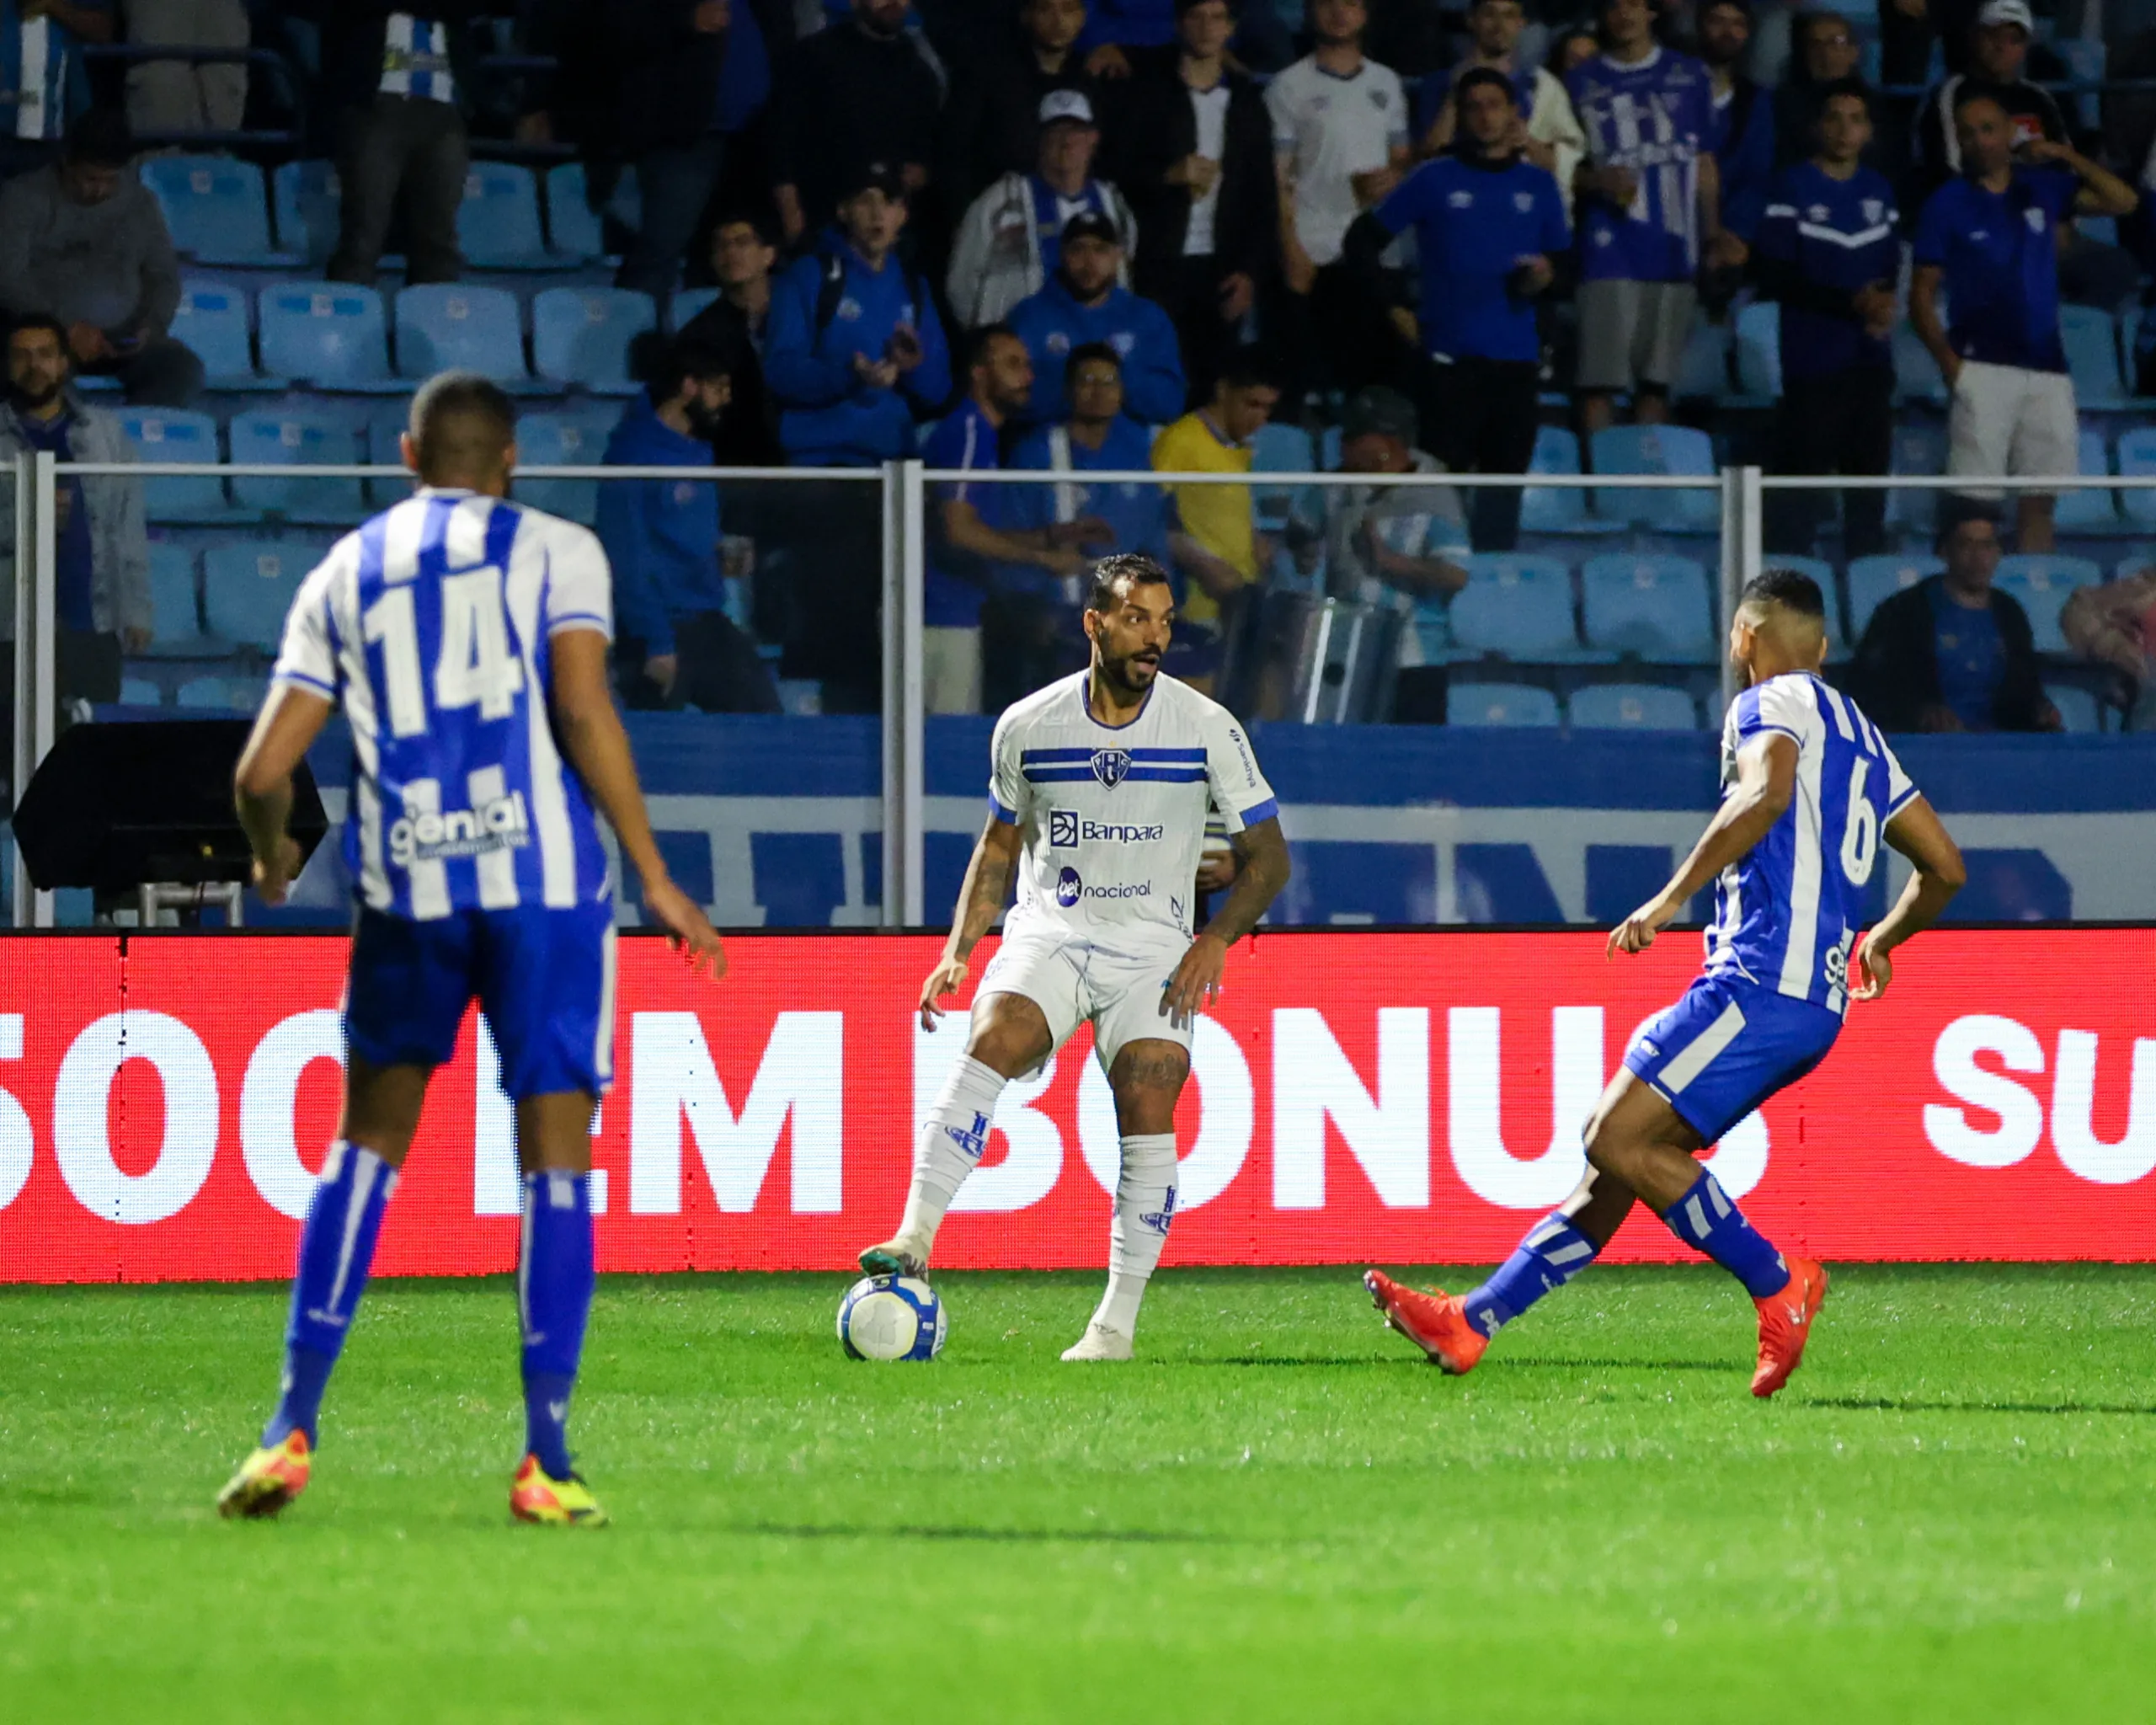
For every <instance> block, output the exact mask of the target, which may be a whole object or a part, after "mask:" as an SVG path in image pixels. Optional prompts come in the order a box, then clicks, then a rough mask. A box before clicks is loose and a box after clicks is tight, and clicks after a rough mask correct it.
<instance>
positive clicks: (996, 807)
mask: <svg viewBox="0 0 2156 1725" xmlns="http://www.w3.org/2000/svg"><path fill="white" fill-rule="evenodd" d="M988 812H989V813H990V814H993V815H994V816H995V818H996V819H997V820H1000V821H1001V822H1002V823H1003V824H1004V825H1006V826H1016V825H1017V824H1018V815H1017V811H1016V810H1015V809H1006V808H1005V807H1004V806H1003V804H1001V803H1000V802H998V801H997V800H996V797H995V792H993V791H990V793H988Z"/></svg>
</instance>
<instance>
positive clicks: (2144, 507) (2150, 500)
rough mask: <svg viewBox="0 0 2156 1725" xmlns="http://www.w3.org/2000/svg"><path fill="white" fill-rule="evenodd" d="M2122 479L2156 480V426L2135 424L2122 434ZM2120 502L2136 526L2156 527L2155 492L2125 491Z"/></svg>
mask: <svg viewBox="0 0 2156 1725" xmlns="http://www.w3.org/2000/svg"><path fill="white" fill-rule="evenodd" d="M2119 477H2120V478H2121V479H2125V478H2156V425H2136V426H2135V427H2133V428H2132V430H2128V431H2121V433H2120V434H2119ZM2119 501H2120V503H2121V505H2123V506H2124V508H2125V510H2126V518H2127V520H2128V521H2132V523H2134V525H2136V526H2143V527H2156V489H2148V490H2145V491H2132V490H2122V491H2121V492H2120V493H2119Z"/></svg>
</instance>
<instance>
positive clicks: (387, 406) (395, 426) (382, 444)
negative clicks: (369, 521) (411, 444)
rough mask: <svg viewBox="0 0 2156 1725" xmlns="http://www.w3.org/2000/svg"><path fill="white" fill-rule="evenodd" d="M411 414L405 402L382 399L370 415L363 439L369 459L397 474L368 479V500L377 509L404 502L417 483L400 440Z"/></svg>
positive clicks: (376, 465)
mask: <svg viewBox="0 0 2156 1725" xmlns="http://www.w3.org/2000/svg"><path fill="white" fill-rule="evenodd" d="M410 415H411V408H410V404H409V403H406V402H401V401H398V402H387V401H386V402H382V403H379V404H378V405H377V406H376V408H375V409H373V411H372V412H371V413H370V414H368V415H367V423H366V430H365V431H364V433H363V434H362V441H363V443H364V446H365V447H366V452H367V460H368V462H370V463H371V465H372V466H375V467H395V468H396V469H397V470H398V471H397V472H396V473H382V474H378V475H376V477H375V478H371V479H369V480H368V481H367V482H366V491H367V501H368V503H369V505H371V507H373V508H375V509H387V508H388V507H389V505H391V504H392V503H401V502H403V500H404V499H406V498H408V497H409V496H410V495H411V494H412V487H413V485H414V483H416V482H415V481H414V479H413V478H412V476H411V474H410V473H407V472H406V471H404V456H403V451H402V450H401V449H400V448H399V447H398V438H400V437H401V436H403V433H404V428H405V425H407V423H408V420H409V419H410Z"/></svg>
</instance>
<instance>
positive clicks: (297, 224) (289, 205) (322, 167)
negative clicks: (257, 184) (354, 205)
mask: <svg viewBox="0 0 2156 1725" xmlns="http://www.w3.org/2000/svg"><path fill="white" fill-rule="evenodd" d="M270 183H271V186H272V189H273V195H274V198H275V204H276V210H277V238H278V241H279V243H280V244H282V245H283V247H284V248H285V249H286V251H288V252H296V253H298V254H300V255H301V256H302V257H303V258H304V259H306V260H307V262H308V263H310V264H319V263H322V262H323V261H324V260H325V259H328V256H329V254H331V253H332V252H334V251H335V250H336V249H337V206H338V200H339V196H340V195H341V193H340V189H339V185H338V183H337V168H336V165H335V164H334V163H329V162H287V163H285V164H284V165H283V166H282V167H280V168H278V169H277V171H276V173H275V174H274V175H272V176H271V181H270Z"/></svg>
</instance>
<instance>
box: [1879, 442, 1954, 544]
mask: <svg viewBox="0 0 2156 1725" xmlns="http://www.w3.org/2000/svg"><path fill="white" fill-rule="evenodd" d="M1890 465H1891V467H1892V470H1893V471H1894V472H1895V473H1916V474H1919V475H1930V474H1935V473H1945V471H1946V432H1945V428H1944V427H1943V426H1939V425H1897V426H1896V427H1895V428H1894V452H1893V456H1892V461H1891V463H1890ZM1939 495H1940V494H1939V493H1938V492H1936V491H1916V490H1897V491H1890V492H1888V493H1887V521H1888V523H1889V524H1890V525H1892V526H1897V527H1903V528H1906V529H1907V530H1908V531H1910V532H1913V533H1921V534H1923V535H1924V537H1926V538H1929V537H1930V536H1931V532H1932V526H1933V523H1934V522H1935V521H1937V520H1938V519H1939Z"/></svg>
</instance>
